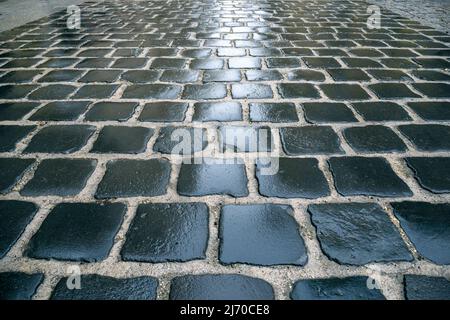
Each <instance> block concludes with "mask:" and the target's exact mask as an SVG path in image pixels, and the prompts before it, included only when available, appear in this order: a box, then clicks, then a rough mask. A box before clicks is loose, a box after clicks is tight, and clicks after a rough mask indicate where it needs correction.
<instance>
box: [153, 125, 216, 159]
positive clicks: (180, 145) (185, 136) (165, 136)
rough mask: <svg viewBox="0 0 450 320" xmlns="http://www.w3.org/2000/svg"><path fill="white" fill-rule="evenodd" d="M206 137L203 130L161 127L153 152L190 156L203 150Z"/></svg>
mask: <svg viewBox="0 0 450 320" xmlns="http://www.w3.org/2000/svg"><path fill="white" fill-rule="evenodd" d="M207 145H208V135H207V131H206V129H204V128H192V127H163V128H161V129H160V131H159V135H158V138H157V139H156V142H155V144H154V146H153V151H156V152H161V153H165V154H182V155H192V154H193V153H195V152H198V151H202V150H204V149H205V148H206V147H207Z"/></svg>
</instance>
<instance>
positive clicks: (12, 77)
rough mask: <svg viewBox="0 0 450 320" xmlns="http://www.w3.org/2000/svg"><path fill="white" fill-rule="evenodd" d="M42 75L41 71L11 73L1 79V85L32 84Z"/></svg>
mask: <svg viewBox="0 0 450 320" xmlns="http://www.w3.org/2000/svg"><path fill="white" fill-rule="evenodd" d="M40 73H42V71H41V70H18V71H10V72H8V73H7V74H5V75H3V76H1V77H0V83H27V82H32V81H33V79H34V78H35V77H36V76H37V75H38V74H40Z"/></svg>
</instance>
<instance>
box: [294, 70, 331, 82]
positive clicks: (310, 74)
mask: <svg viewBox="0 0 450 320" xmlns="http://www.w3.org/2000/svg"><path fill="white" fill-rule="evenodd" d="M287 78H288V79H289V80H291V81H318V82H322V81H325V76H324V74H323V73H322V72H320V71H314V70H309V69H297V70H292V71H289V72H288V74H287Z"/></svg>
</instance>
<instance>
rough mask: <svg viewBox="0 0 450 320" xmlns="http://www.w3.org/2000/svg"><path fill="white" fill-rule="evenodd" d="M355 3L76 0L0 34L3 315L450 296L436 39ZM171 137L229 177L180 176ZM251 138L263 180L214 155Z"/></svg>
mask: <svg viewBox="0 0 450 320" xmlns="http://www.w3.org/2000/svg"><path fill="white" fill-rule="evenodd" d="M367 5H368V4H367V3H366V2H364V1H348V0H342V1H332V0H327V1H322V0H305V1H298V0H295V1H294V0H292V1H289V0H271V1H269V0H258V1H256V0H255V1H232V0H228V1H226V0H223V1H222V0H214V1H213V0H210V1H202V2H200V1H193V0H191V1H189V0H188V1H180V2H178V1H139V2H133V1H114V2H102V3H97V2H86V3H84V4H83V5H81V12H82V19H81V29H80V30H79V31H76V30H68V29H66V20H67V14H66V12H61V13H56V14H52V15H51V16H49V17H47V18H42V19H40V20H38V21H35V22H32V23H28V24H26V25H24V26H21V27H18V28H16V29H13V30H10V31H7V32H4V33H2V34H0V41H1V45H0V121H1V122H0V148H1V149H0V152H1V154H0V158H1V159H0V193H1V196H0V208H1V209H0V217H1V224H0V235H1V236H0V258H1V259H0V284H1V285H0V287H1V289H0V297H1V298H3V299H5V298H7V299H12V298H21V299H27V298H33V299H49V298H52V299H81V298H89V299H92V298H94V299H100V298H119V299H126V298H133V299H155V298H157V299H169V298H170V299H200V298H209V299H214V298H221V299H230V298H232V299H241V298H242V299H253V298H254V299H272V298H276V299H289V298H292V299H326V298H334V299H384V298H387V299H405V298H406V299H427V298H439V299H449V298H450V281H449V277H450V267H449V264H450V248H449V245H450V204H449V200H450V195H449V192H450V157H449V151H450V126H449V125H450V99H449V98H450V74H449V72H448V68H449V66H450V60H449V55H450V50H449V48H448V45H447V44H448V42H449V41H450V37H449V36H448V35H447V34H445V33H443V32H439V31H435V30H433V29H432V28H430V27H426V26H422V25H420V24H419V23H417V22H414V21H412V20H409V19H407V18H402V17H400V16H398V15H397V14H394V13H391V12H389V11H384V10H383V11H382V22H381V29H376V30H370V29H368V28H367V26H366V21H367V18H368V14H367V13H366V10H367ZM175 128H187V129H188V130H189V131H188V132H189V133H192V132H195V131H202V130H201V129H204V130H203V131H202V134H200V135H197V136H196V137H197V138H198V139H197V138H196V140H195V141H194V142H193V148H192V149H193V150H194V151H195V153H196V154H199V153H201V152H202V151H204V153H205V155H206V156H207V157H214V156H217V155H220V154H221V153H222V152H223V151H224V150H225V152H224V154H225V155H226V156H227V157H229V158H236V159H237V160H236V163H234V164H231V163H222V164H221V163H217V162H214V161H209V160H211V159H208V161H204V162H202V163H192V164H188V163H181V161H178V160H181V158H180V157H181V156H171V155H170V154H168V153H170V151H171V150H172V148H173V146H174V142H173V141H171V139H170V137H171V134H172V132H173V131H174V130H175ZM194 128H197V129H196V130H194ZM265 128H269V129H270V132H271V136H269V137H267V138H268V139H269V140H270V142H271V144H273V146H272V151H273V153H274V154H280V155H281V158H280V159H279V170H278V171H277V172H276V174H275V175H264V174H263V170H264V166H265V163H264V161H263V159H257V157H256V156H257V154H256V153H255V152H254V151H255V149H254V148H251V147H250V146H248V145H237V142H236V140H235V139H231V140H228V139H227V140H226V141H223V140H222V139H219V136H220V135H219V132H224V131H225V130H227V129H232V130H228V131H227V134H229V133H230V132H231V135H233V134H234V135H236V136H243V135H244V136H245V135H248V136H257V135H258V133H259V132H260V131H261V130H263V129H265ZM197 140H199V141H197ZM233 141H234V142H233ZM230 147H231V148H232V149H235V150H237V151H238V152H237V153H233V152H232V151H230V150H229V148H230ZM269 147H270V145H269V146H268V148H269ZM269 149H270V148H269ZM77 266H79V268H80V271H81V274H82V276H81V289H79V290H69V289H68V287H67V285H66V282H67V280H69V283H73V284H76V277H75V280H74V277H73V276H74V275H75V276H76V267H77ZM69 276H72V277H71V278H69V279H68V278H67V277H69Z"/></svg>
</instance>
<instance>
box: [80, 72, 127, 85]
mask: <svg viewBox="0 0 450 320" xmlns="http://www.w3.org/2000/svg"><path fill="white" fill-rule="evenodd" d="M121 73H122V71H120V70H90V71H88V73H86V74H85V75H84V76H83V77H82V78H81V79H80V80H78V82H88V83H91V82H107V83H111V82H115V81H116V80H117V79H118V78H119V76H120V74H121Z"/></svg>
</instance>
